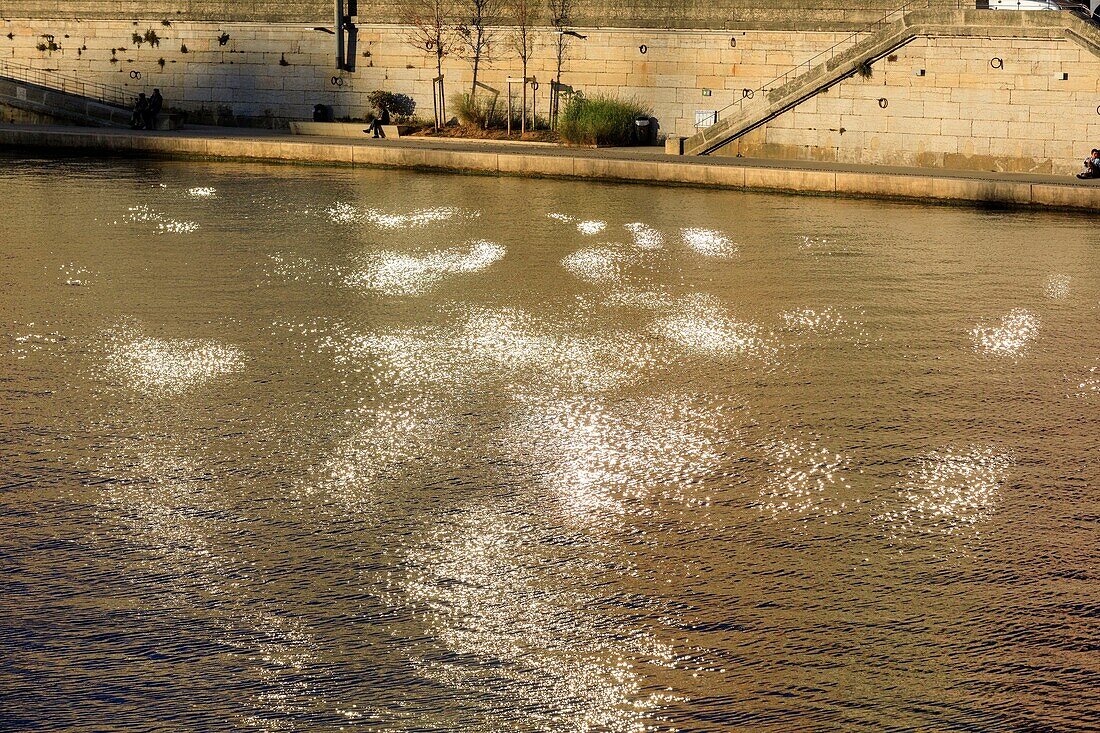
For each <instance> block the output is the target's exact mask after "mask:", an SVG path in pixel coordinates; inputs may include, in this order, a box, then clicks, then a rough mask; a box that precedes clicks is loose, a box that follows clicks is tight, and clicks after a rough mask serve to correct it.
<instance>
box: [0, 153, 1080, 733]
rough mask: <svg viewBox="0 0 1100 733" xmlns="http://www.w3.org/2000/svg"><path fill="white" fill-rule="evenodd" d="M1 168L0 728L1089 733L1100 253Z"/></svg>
mask: <svg viewBox="0 0 1100 733" xmlns="http://www.w3.org/2000/svg"><path fill="white" fill-rule="evenodd" d="M2 163H3V170H2V172H0V199H2V201H3V205H2V212H3V215H2V216H0V242H2V245H0V328H2V340H0V365H2V369H0V481H2V491H0V501H2V502H3V503H2V515H0V528H2V535H0V536H2V538H3V541H2V544H0V546H2V547H3V550H2V555H0V559H2V570H0V591H2V594H0V654H2V660H3V663H2V665H0V728H2V729H3V730H13V731H14V730H49V731H107V730H110V731H136V730H158V731H195V730H266V731H337V730H359V731H516V732H520V731H592V732H596V731H608V732H614V731H646V730H658V731H676V730H678V731H791V730H796V729H803V730H812V731H1028V732H1033V731H1034V732H1038V731H1085V730H1098V729H1100V728H1098V727H1097V721H1098V720H1100V703H1098V700H1100V694H1098V693H1100V654H1098V651H1100V625H1098V618H1100V585H1098V582H1097V581H1098V580H1100V564H1098V562H1097V552H1098V551H1097V546H1098V539H1100V533H1098V527H1100V498H1098V497H1100V494H1098V491H1100V489H1098V486H1097V484H1098V481H1100V468H1098V465H1100V464H1098V459H1100V330H1098V329H1097V322H1098V315H1100V312H1098V308H1100V234H1098V233H1097V230H1096V226H1095V222H1094V221H1093V220H1092V219H1091V218H1089V217H1084V216H1080V215H1069V214H1059V213H1042V212H1038V213H1036V212H1031V213H1025V212H1007V211H983V210H976V209H968V208H966V209H964V208H946V207H928V206H921V205H915V204H899V203H884V202H873V201H859V200H838V199H826V198H810V197H787V196H779V195H763V194H750V193H735V192H719V191H704V190H693V189H686V188H651V187H645V186H627V185H621V186H620V185H604V184H588V183H579V182H558V181H545V180H523V179H513V178H499V179H498V178H490V177H467V176H453V175H431V174H420V173H413V172H394V171H376V170H356V171H351V170H326V169H317V168H292V167H260V166H243V165H240V166H238V165H232V164H218V165H205V164H197V163H196V164H184V163H154V162H146V161H92V160H82V159H68V160H54V159H28V158H13V157H8V158H5V159H3V160H2Z"/></svg>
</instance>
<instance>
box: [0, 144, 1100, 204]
mask: <svg viewBox="0 0 1100 733" xmlns="http://www.w3.org/2000/svg"><path fill="white" fill-rule="evenodd" d="M0 148H9V149H10V148H15V149H47V150H54V151H56V150H66V151H76V152H80V153H88V154H106V155H125V156H133V155H143V156H146V157H158V158H170V159H215V160H244V161H256V162H276V163H310V164H321V165H341V166H363V167H388V168H413V169H421V170H439V171H454V172H461V173H478V174H488V175H516V176H531V177H547V178H570V179H584V180H594V181H628V182H636V183H650V184H654V183H656V184H665V185H670V184H671V185H688V186H707V187H715V188H726V189H744V190H759V191H781V192H791V193H809V194H826V195H829V194H831V195H838V196H859V197H872V198H887V199H916V200H923V201H935V202H942V203H951V202H954V203H969V204H975V203H980V204H985V205H1000V206H1010V207H1042V208H1058V209H1073V210H1087V211H1089V212H1090V213H1091V212H1094V211H1095V210H1096V209H1097V208H1100V185H1090V184H1079V183H1075V182H1073V181H1072V180H1069V179H1067V180H1066V182H1065V183H1061V182H1058V181H1057V180H1053V179H1052V180H1049V181H1035V180H1020V179H1019V178H1016V179H1013V178H1012V177H1008V176H1004V177H999V176H997V177H995V176H996V174H991V175H989V176H977V175H973V174H969V175H965V176H963V175H959V176H952V175H951V174H950V172H941V171H935V172H934V171H932V170H928V171H927V172H925V171H924V170H921V169H911V170H906V171H905V172H897V171H889V170H881V171H879V170H875V169H873V168H870V169H861V170H843V169H836V170H829V169H822V168H811V167H806V166H799V165H798V164H797V163H792V164H791V165H790V166H787V167H781V166H775V165H768V166H763V165H751V164H738V163H732V162H728V161H715V160H714V159H707V158H693V159H691V160H685V159H684V158H683V157H680V156H669V157H667V158H662V157H657V156H653V157H652V158H650V157H646V158H637V157H616V156H615V154H614V153H606V154H601V155H594V154H589V155H571V154H568V153H567V152H565V151H561V152H557V151H555V152H554V153H543V154H538V153H532V152H523V151H520V150H517V151H515V152H512V151H511V150H509V151H505V152H502V151H494V150H463V149H458V148H455V149H441V148H428V147H420V146H404V147H398V146H389V145H384V144H383V145H379V144H362V143H360V144H349V143H347V142H344V141H339V140H335V141H323V142H322V141H306V140H298V139H288V138H287V137H278V136H257V137H247V136H243V135H234V136H210V135H195V134H186V133H184V134H178V133H177V134H167V135H156V134H143V133H132V134H131V133H118V132H105V131H101V130H94V129H88V128H56V127H43V128H33V127H0Z"/></svg>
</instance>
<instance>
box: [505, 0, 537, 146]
mask: <svg viewBox="0 0 1100 733" xmlns="http://www.w3.org/2000/svg"><path fill="white" fill-rule="evenodd" d="M536 2H537V0H509V3H508V4H509V8H508V9H509V11H510V12H509V15H510V16H511V17H510V20H511V23H512V26H513V30H512V35H511V38H510V41H511V46H512V51H513V52H515V54H516V56H517V57H519V61H520V64H521V66H522V67H523V108H522V111H521V116H520V134H523V133H524V132H526V131H527V64H528V62H529V61H530V60H531V57H532V56H533V55H534V54H535V45H536V39H535V30H534V27H533V26H534V24H535V12H536V10H535V8H536Z"/></svg>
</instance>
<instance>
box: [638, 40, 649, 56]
mask: <svg viewBox="0 0 1100 733" xmlns="http://www.w3.org/2000/svg"><path fill="white" fill-rule="evenodd" d="M638 50H639V51H641V52H642V53H643V54H644V53H645V52H646V51H648V50H649V46H647V45H645V44H644V43H643V44H642V45H641V46H638Z"/></svg>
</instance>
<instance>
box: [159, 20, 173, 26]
mask: <svg viewBox="0 0 1100 733" xmlns="http://www.w3.org/2000/svg"><path fill="white" fill-rule="evenodd" d="M160 24H161V25H162V26H164V27H165V28H171V27H172V21H170V20H162V21H161V22H160Z"/></svg>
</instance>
